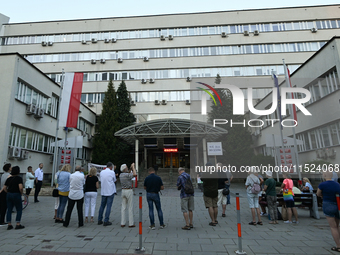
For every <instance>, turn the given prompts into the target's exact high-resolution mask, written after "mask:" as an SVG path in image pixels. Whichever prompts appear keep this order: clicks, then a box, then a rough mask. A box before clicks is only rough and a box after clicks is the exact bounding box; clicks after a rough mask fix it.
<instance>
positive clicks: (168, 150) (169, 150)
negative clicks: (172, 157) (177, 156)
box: [164, 148, 178, 152]
mask: <svg viewBox="0 0 340 255" xmlns="http://www.w3.org/2000/svg"><path fill="white" fill-rule="evenodd" d="M164 152H178V149H177V148H172V149H166V148H164Z"/></svg>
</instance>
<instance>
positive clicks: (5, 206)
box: [0, 163, 12, 225]
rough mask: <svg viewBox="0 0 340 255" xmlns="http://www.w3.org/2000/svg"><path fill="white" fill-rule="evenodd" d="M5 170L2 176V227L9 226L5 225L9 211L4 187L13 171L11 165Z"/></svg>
mask: <svg viewBox="0 0 340 255" xmlns="http://www.w3.org/2000/svg"><path fill="white" fill-rule="evenodd" d="M2 169H3V170H4V173H3V174H2V176H1V182H0V184H1V186H0V225H7V223H5V216H6V211H7V200H6V197H7V192H6V190H4V185H5V182H6V180H7V178H8V176H10V174H11V171H12V167H11V164H9V163H8V164H5V165H4V166H3V168H2Z"/></svg>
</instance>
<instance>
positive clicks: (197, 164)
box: [196, 146, 198, 166]
mask: <svg viewBox="0 0 340 255" xmlns="http://www.w3.org/2000/svg"><path fill="white" fill-rule="evenodd" d="M196 166H198V146H197V147H196Z"/></svg>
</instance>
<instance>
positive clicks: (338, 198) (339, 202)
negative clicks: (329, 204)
mask: <svg viewBox="0 0 340 255" xmlns="http://www.w3.org/2000/svg"><path fill="white" fill-rule="evenodd" d="M336 203H337V204H338V210H339V216H340V197H339V194H336Z"/></svg>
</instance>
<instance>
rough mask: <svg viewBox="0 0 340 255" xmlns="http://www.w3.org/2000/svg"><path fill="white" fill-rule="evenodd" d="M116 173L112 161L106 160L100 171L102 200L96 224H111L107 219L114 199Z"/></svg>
mask: <svg viewBox="0 0 340 255" xmlns="http://www.w3.org/2000/svg"><path fill="white" fill-rule="evenodd" d="M116 181H117V179H116V173H115V172H114V169H113V164H112V162H108V163H107V164H106V168H105V169H104V170H103V171H101V172H100V182H101V195H102V202H101V204H100V208H99V213H98V214H99V215H98V225H101V224H103V226H109V225H112V222H110V221H109V219H110V213H111V207H112V203H113V199H114V195H115V193H116V184H115V182H116ZM105 207H106V211H105V218H104V222H103V213H104V209H105Z"/></svg>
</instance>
